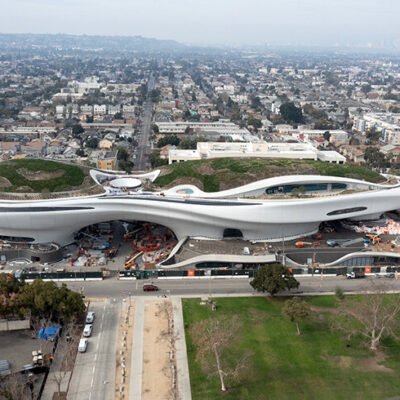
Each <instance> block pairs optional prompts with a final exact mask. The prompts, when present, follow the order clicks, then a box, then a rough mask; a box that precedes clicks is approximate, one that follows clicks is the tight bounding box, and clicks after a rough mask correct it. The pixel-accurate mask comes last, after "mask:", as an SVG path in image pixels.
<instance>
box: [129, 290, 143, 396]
mask: <svg viewBox="0 0 400 400" xmlns="http://www.w3.org/2000/svg"><path fill="white" fill-rule="evenodd" d="M144 301H145V300H144V299H143V298H140V297H138V298H136V301H135V303H136V304H135V318H134V322H133V330H134V334H133V343H132V355H131V374H130V377H129V400H141V398H142V375H143V335H144Z"/></svg>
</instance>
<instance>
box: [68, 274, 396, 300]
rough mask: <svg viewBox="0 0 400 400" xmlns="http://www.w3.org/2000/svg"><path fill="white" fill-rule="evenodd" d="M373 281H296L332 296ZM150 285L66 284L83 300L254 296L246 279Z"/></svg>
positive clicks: (302, 288) (390, 281)
mask: <svg viewBox="0 0 400 400" xmlns="http://www.w3.org/2000/svg"><path fill="white" fill-rule="evenodd" d="M375 279H376V278H367V279H354V280H347V279H346V278H344V277H323V278H322V279H321V278H320V277H307V278H306V277H304V278H298V280H299V282H300V288H299V290H300V291H303V292H310V293H313V292H316V293H318V292H333V291H334V290H335V288H336V286H340V287H341V288H342V289H343V290H345V291H349V292H354V291H362V290H366V289H368V286H369V284H368V282H369V281H371V280H375ZM381 281H382V282H386V283H387V284H388V285H390V286H391V288H393V290H400V279H399V280H395V279H388V278H381ZM145 283H150V281H144V280H139V281H118V280H116V279H107V280H104V281H97V282H85V283H83V284H82V282H70V283H68V286H69V287H70V288H71V289H74V290H76V291H80V289H81V287H82V285H83V287H84V294H85V295H86V296H87V297H103V298H115V299H119V298H122V297H127V294H128V293H129V292H130V293H131V295H132V296H154V295H171V296H182V297H185V296H193V295H197V296H202V295H208V294H211V295H216V294H218V295H224V294H226V295H235V294H237V295H246V294H247V295H252V294H256V293H255V291H254V290H253V289H252V287H251V286H250V285H249V281H248V280H247V279H212V280H211V279H198V280H169V279H168V280H154V281H153V283H154V284H156V285H157V286H158V287H159V288H160V291H159V292H143V289H142V286H143V284H145Z"/></svg>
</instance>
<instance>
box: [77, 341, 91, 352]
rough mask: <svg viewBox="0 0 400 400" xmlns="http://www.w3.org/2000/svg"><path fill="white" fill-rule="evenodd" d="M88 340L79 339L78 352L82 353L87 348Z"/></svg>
mask: <svg viewBox="0 0 400 400" xmlns="http://www.w3.org/2000/svg"><path fill="white" fill-rule="evenodd" d="M88 343H89V340H88V339H83V338H82V339H81V340H80V341H79V346H78V351H79V353H84V352H85V351H86V350H87V346H88Z"/></svg>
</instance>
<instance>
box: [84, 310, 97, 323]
mask: <svg viewBox="0 0 400 400" xmlns="http://www.w3.org/2000/svg"><path fill="white" fill-rule="evenodd" d="M95 317H96V314H95V312H94V311H89V312H88V313H87V315H86V323H87V324H92V323H93V322H94V319H95Z"/></svg>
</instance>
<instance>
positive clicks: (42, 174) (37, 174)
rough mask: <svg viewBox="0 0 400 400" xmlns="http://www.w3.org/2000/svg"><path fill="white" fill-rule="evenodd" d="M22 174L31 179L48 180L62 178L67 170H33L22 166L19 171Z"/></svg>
mask: <svg viewBox="0 0 400 400" xmlns="http://www.w3.org/2000/svg"><path fill="white" fill-rule="evenodd" d="M17 172H18V173H19V174H20V175H22V176H23V177H24V178H26V179H28V180H30V181H47V180H50V179H55V178H60V177H61V176H63V175H64V174H65V171H64V170H62V169H60V170H58V171H49V172H48V171H31V170H29V169H27V168H20V169H18V171H17Z"/></svg>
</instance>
